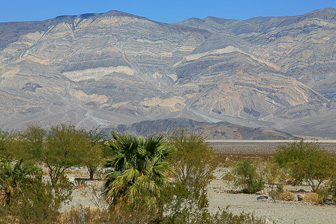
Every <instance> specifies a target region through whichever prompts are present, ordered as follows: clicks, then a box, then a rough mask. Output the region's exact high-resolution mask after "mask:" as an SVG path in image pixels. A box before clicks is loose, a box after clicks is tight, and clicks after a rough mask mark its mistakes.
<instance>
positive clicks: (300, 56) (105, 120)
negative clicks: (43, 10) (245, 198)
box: [0, 9, 336, 138]
mask: <svg viewBox="0 0 336 224" xmlns="http://www.w3.org/2000/svg"><path fill="white" fill-rule="evenodd" d="M335 33H336V10H335V9H321V10H317V11H313V12H310V13H307V14H305V15H299V16H292V17H258V18H252V19H248V20H243V21H241V20H234V19H230V20H228V19H221V18H215V17H207V18H205V19H202V20H201V19H195V18H193V19H188V20H186V21H182V22H179V23H176V24H165V23H160V22H156V21H151V20H149V19H146V18H143V17H138V16H135V15H131V14H127V13H124V12H119V11H110V12H107V13H103V14H84V15H78V16H61V17H57V18H54V19H50V20H46V21H39V22H19V23H0V111H1V113H0V127H1V128H2V129H16V128H23V127H25V126H26V125H27V124H30V123H37V124H41V125H48V124H54V123H59V122H68V123H75V124H77V125H78V126H80V127H84V128H92V127H95V126H98V125H100V126H101V127H104V128H108V127H116V126H117V125H119V124H125V125H129V124H132V123H135V122H140V121H144V120H157V119H165V118H188V119H193V120H197V121H206V122H222V121H226V122H231V123H237V124H241V125H245V126H250V127H254V128H255V127H259V126H262V127H275V128H278V129H280V130H284V131H287V132H290V133H292V134H304V135H316V136H322V137H329V138H334V137H336V115H335V114H336V38H335Z"/></svg>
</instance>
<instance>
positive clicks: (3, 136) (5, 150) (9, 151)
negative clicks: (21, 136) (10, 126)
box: [0, 130, 18, 159]
mask: <svg viewBox="0 0 336 224" xmlns="http://www.w3.org/2000/svg"><path fill="white" fill-rule="evenodd" d="M16 142H17V138H16V135H15V134H14V133H13V132H11V133H10V132H7V131H2V130H0V157H1V158H6V159H13V158H14V157H16V153H17V151H18V150H16V148H15V147H13V146H14V145H15V144H16Z"/></svg>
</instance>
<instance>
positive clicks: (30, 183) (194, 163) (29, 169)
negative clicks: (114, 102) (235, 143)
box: [0, 124, 336, 223]
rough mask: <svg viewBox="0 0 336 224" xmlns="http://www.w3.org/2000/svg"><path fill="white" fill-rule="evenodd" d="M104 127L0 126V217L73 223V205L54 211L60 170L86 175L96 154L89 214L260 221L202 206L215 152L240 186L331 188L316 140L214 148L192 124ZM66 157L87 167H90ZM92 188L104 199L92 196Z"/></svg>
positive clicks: (121, 218)
mask: <svg viewBox="0 0 336 224" xmlns="http://www.w3.org/2000/svg"><path fill="white" fill-rule="evenodd" d="M111 137H112V139H110V140H107V138H106V135H105V134H104V133H103V132H98V131H97V129H96V130H94V131H90V132H85V131H84V130H81V129H76V128H75V127H74V126H72V125H69V126H68V125H64V124H61V125H58V126H52V127H50V128H49V129H42V128H40V127H38V126H29V127H28V128H27V130H25V131H21V132H12V133H8V132H0V155H1V158H2V160H1V163H0V190H1V195H0V199H1V200H0V201H1V207H0V217H1V218H0V223H14V222H19V223H44V222H48V223H81V217H80V208H72V209H70V210H69V211H67V212H65V213H64V214H59V209H60V207H61V205H62V203H63V202H65V201H67V200H69V199H71V194H72V190H73V188H74V185H73V184H72V183H71V182H70V181H69V179H68V178H67V176H68V175H70V176H72V178H73V176H83V177H85V175H88V176H89V177H90V178H91V179H93V177H94V175H95V173H96V172H97V170H98V169H99V167H100V166H101V164H102V163H103V162H104V161H105V163H104V164H105V167H106V168H107V169H108V170H107V172H106V174H105V181H106V183H105V195H100V192H101V189H99V188H97V187H96V185H92V190H91V191H94V192H95V197H96V204H95V206H96V207H91V208H85V213H86V221H87V222H88V223H265V222H264V220H263V219H258V218H256V217H254V216H253V215H250V214H244V213H242V214H239V215H233V214H232V213H230V212H228V211H227V210H219V212H217V213H211V212H209V211H208V210H207V206H208V198H207V186H208V184H209V183H210V181H211V180H212V179H213V178H214V171H215V169H216V167H217V166H218V164H219V161H222V165H223V166H222V168H221V169H220V170H221V172H223V171H224V170H225V171H224V172H227V171H226V170H227V169H229V170H231V171H230V172H229V173H222V174H226V178H227V179H228V180H230V181H231V182H232V183H234V185H235V186H236V187H237V188H238V189H240V190H241V192H245V193H255V192H257V191H259V190H262V189H263V188H264V183H265V182H266V183H267V184H268V185H269V186H270V187H271V191H270V192H269V196H271V197H272V198H273V199H277V200H284V201H292V200H295V198H294V195H293V193H292V192H290V191H289V190H286V189H285V188H284V186H285V185H287V184H288V181H290V183H292V184H295V185H297V184H301V183H306V184H309V186H311V188H312V191H314V193H313V194H312V193H308V194H306V196H305V197H304V200H303V201H306V202H311V203H324V201H326V200H329V201H330V197H331V195H332V196H335V194H336V193H335V192H336V190H335V189H336V187H335V186H336V184H335V183H336V181H335V179H336V172H335V171H334V170H335V159H334V157H333V156H332V155H329V154H328V153H327V152H326V151H325V150H324V149H323V148H321V147H320V146H319V145H318V144H317V143H304V142H303V141H301V142H293V143H290V144H288V145H285V146H280V147H279V148H278V150H277V152H276V153H275V155H274V157H273V158H272V156H271V155H262V156H259V155H257V154H246V155H240V156H231V155H223V154H217V153H216V152H215V151H214V150H213V148H212V147H211V145H210V144H209V143H207V142H206V141H205V139H204V138H203V136H201V135H195V134H194V133H192V132H184V131H175V132H173V133H172V134H170V135H168V136H167V137H166V138H164V137H163V136H156V137H153V136H151V137H147V138H142V137H133V136H130V135H128V134H120V133H118V132H112V135H111ZM39 167H40V168H39ZM74 167H77V168H80V167H86V168H87V169H88V171H89V174H86V172H85V171H84V173H82V171H83V169H73V168H74ZM42 168H43V169H44V170H42ZM218 171H219V170H217V172H218ZM46 172H47V173H46ZM43 174H44V176H43ZM45 174H47V175H48V176H49V178H47V177H46V175H45ZM217 175H218V174H217ZM77 187H78V186H77ZM81 187H82V188H87V189H89V187H88V186H87V185H85V184H84V185H83V186H81ZM287 187H288V186H287ZM78 189H79V188H78ZM87 189H86V190H87ZM84 190H85V189H84ZM83 192H84V191H83ZM100 196H103V197H105V199H106V201H107V202H108V204H107V205H106V206H100V204H101V201H102V200H104V198H101V197H100ZM112 217H113V219H112Z"/></svg>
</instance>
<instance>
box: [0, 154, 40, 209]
mask: <svg viewBox="0 0 336 224" xmlns="http://www.w3.org/2000/svg"><path fill="white" fill-rule="evenodd" d="M35 172H36V169H35V168H34V167H32V166H26V165H23V164H22V160H20V161H17V162H15V163H13V162H12V161H10V160H8V159H5V158H2V160H1V161H0V189H1V190H2V193H3V195H4V199H5V203H6V204H9V202H10V200H11V198H12V197H13V196H14V194H16V193H20V192H22V187H23V186H24V184H26V183H27V182H29V181H30V180H31V179H30V178H29V175H31V174H33V173H35Z"/></svg>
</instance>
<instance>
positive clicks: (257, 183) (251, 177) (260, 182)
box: [229, 159, 265, 194]
mask: <svg viewBox="0 0 336 224" xmlns="http://www.w3.org/2000/svg"><path fill="white" fill-rule="evenodd" d="M231 166H232V170H231V172H230V174H229V175H231V176H232V177H233V183H234V186H235V187H237V188H241V189H242V192H244V193H250V194H254V193H256V192H257V191H260V190H262V189H263V188H264V184H265V181H264V178H263V176H262V174H261V173H260V172H258V170H257V166H256V165H255V164H253V163H252V161H251V160H250V159H247V160H243V161H237V162H234V163H233V164H232V165H231Z"/></svg>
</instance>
